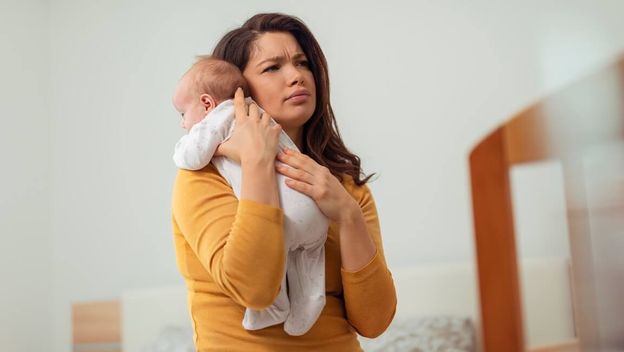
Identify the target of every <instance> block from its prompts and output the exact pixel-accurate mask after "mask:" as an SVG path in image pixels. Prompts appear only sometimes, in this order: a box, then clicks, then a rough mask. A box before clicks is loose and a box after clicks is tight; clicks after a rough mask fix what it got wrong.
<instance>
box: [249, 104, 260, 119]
mask: <svg viewBox="0 0 624 352" xmlns="http://www.w3.org/2000/svg"><path fill="white" fill-rule="evenodd" d="M249 117H250V118H251V119H254V120H258V119H260V110H258V105H256V103H251V104H249Z"/></svg>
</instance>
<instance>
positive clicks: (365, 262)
mask: <svg viewBox="0 0 624 352" xmlns="http://www.w3.org/2000/svg"><path fill="white" fill-rule="evenodd" d="M213 55H214V56H216V57H218V58H221V59H224V60H226V61H229V62H231V63H233V64H234V65H236V66H237V67H239V68H240V69H241V71H242V72H243V75H244V77H245V79H246V80H247V81H248V84H249V88H250V91H251V96H252V98H253V99H254V100H255V101H256V102H257V103H258V104H259V105H260V106H261V107H262V108H263V109H264V110H265V111H266V113H265V114H263V115H262V116H260V114H259V113H258V108H257V107H256V106H255V105H254V104H251V105H250V106H246V105H245V103H244V99H243V96H242V92H241V91H240V90H239V91H238V92H237V94H236V98H235V105H236V129H235V131H234V132H233V134H232V137H231V138H230V140H229V141H228V142H226V143H224V144H222V145H221V147H220V149H219V151H218V153H219V154H220V155H225V156H227V157H229V158H232V159H235V160H239V161H240V163H241V169H242V184H241V196H240V200H238V199H237V198H236V197H235V196H234V194H233V192H232V189H231V188H230V186H229V185H228V184H227V182H226V181H225V180H224V179H223V178H222V177H221V176H220V175H219V173H218V172H217V171H216V169H215V168H214V167H213V166H212V165H209V166H207V167H206V168H204V169H203V170H200V171H184V170H181V171H179V173H178V176H177V178H176V183H175V187H174V194H173V229H174V237H175V244H176V255H177V263H178V268H179V270H180V272H181V273H182V275H183V276H184V277H185V279H186V283H187V286H188V289H189V308H190V313H191V318H192V320H193V326H194V329H195V344H196V347H197V350H199V351H341V352H342V351H361V348H360V346H359V343H358V341H357V339H356V332H357V333H359V334H360V335H363V336H366V337H375V336H378V335H380V334H381V333H382V332H383V331H384V330H385V329H386V328H387V327H388V325H389V324H390V322H391V321H392V318H393V317H394V312H395V307H396V294H395V290H394V284H393V281H392V276H391V274H390V272H389V271H388V269H387V266H386V262H385V258H384V255H383V247H382V241H381V235H380V230H379V221H378V218H377V210H376V208H375V204H374V201H373V198H372V195H371V193H370V190H369V189H368V187H367V186H366V182H367V181H368V179H369V178H370V176H368V177H365V178H363V177H362V172H361V168H360V160H359V158H358V157H357V156H356V155H354V154H351V153H350V152H349V151H348V150H347V149H346V147H345V146H344V144H343V142H342V140H341V138H340V135H339V133H338V130H337V127H336V123H335V120H334V116H333V112H332V108H331V104H330V101H329V79H328V73H327V63H326V60H325V57H324V55H323V52H322V51H321V49H320V47H319V45H318V43H317V41H316V39H315V38H314V36H313V35H312V34H311V33H310V31H309V30H308V28H307V27H306V26H305V25H304V24H303V23H302V22H301V21H300V20H298V19H296V18H293V17H290V16H286V15H281V14H259V15H256V16H254V17H252V18H250V19H249V20H248V21H247V22H245V24H243V26H242V27H240V28H238V29H235V30H233V31H231V32H229V33H227V34H226V35H225V36H224V37H223V38H222V40H221V41H220V42H219V43H218V44H217V46H216V48H215V50H214V53H213ZM269 116H271V117H273V118H274V119H275V120H276V121H277V122H278V123H279V125H277V126H271V125H270V123H269V120H270V117H269ZM280 126H281V127H280ZM280 128H282V129H283V130H284V131H285V132H286V133H287V134H288V135H289V136H290V138H291V139H292V140H293V141H294V142H295V143H296V144H297V146H298V147H299V149H300V150H301V151H302V153H299V152H296V151H287V152H285V153H279V155H277V141H278V135H279V132H280ZM276 156H277V158H278V159H279V160H280V161H282V162H283V163H285V164H287V165H288V166H289V168H282V167H276V166H275V165H276V164H275V158H276ZM276 172H280V173H282V174H284V175H285V176H286V177H288V178H289V179H290V180H288V181H287V185H288V186H289V187H291V188H293V189H295V190H297V191H300V192H302V193H304V194H307V195H308V196H310V197H311V198H312V199H314V201H315V202H316V203H317V205H318V207H319V209H320V210H321V211H322V212H323V213H324V214H325V216H327V218H328V219H329V220H330V227H329V231H328V238H327V242H326V244H325V253H326V254H325V255H326V257H325V271H326V285H325V287H326V305H325V308H324V309H323V312H322V313H321V316H320V317H319V318H318V320H317V321H316V323H315V325H314V326H313V327H312V328H311V329H310V331H308V332H307V333H306V334H305V335H303V336H298V337H294V336H290V335H287V334H286V333H285V332H284V330H283V327H282V326H281V325H275V326H271V327H268V328H265V329H261V330H256V331H248V330H245V329H243V327H242V326H241V321H242V318H243V315H244V312H245V307H250V308H253V309H264V308H266V307H268V306H269V305H270V304H271V303H272V302H273V299H274V298H275V297H276V295H277V294H278V292H279V288H280V284H281V279H282V274H283V272H284V256H283V253H284V241H283V232H282V228H283V213H282V210H281V209H280V208H279V197H278V193H277V185H276Z"/></svg>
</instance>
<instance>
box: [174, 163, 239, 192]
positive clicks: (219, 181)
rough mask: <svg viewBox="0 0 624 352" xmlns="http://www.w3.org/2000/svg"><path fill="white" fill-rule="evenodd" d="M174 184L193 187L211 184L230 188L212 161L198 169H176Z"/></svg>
mask: <svg viewBox="0 0 624 352" xmlns="http://www.w3.org/2000/svg"><path fill="white" fill-rule="evenodd" d="M175 184H176V187H179V186H183V185H185V186H188V187H193V186H200V185H205V184H211V185H212V186H217V187H227V188H230V187H229V184H228V183H227V181H226V180H225V178H223V176H221V174H220V173H219V171H217V168H216V167H215V166H214V165H213V164H212V163H209V164H208V165H206V166H205V167H204V168H203V169H200V170H185V169H178V173H177V175H176V180H175Z"/></svg>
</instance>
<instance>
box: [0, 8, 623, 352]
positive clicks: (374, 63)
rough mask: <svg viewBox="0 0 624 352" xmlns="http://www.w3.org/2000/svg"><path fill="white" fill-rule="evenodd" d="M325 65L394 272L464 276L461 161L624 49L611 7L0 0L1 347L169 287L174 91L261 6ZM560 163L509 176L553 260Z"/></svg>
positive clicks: (173, 278)
mask: <svg viewBox="0 0 624 352" xmlns="http://www.w3.org/2000/svg"><path fill="white" fill-rule="evenodd" d="M273 11H276V12H284V13H287V14H292V15H295V16H298V17H300V18H301V19H302V20H303V21H304V22H306V24H307V25H308V26H309V27H310V29H311V30H312V32H313V33H314V34H315V35H316V37H317V39H318V40H319V42H320V44H321V46H322V48H323V50H324V51H325V54H326V56H327V60H328V62H329V69H330V78H331V87H332V104H333V107H334V111H335V113H336V117H337V120H338V125H339V128H340V131H341V133H342V136H343V138H344V140H345V142H346V144H347V146H348V147H350V149H351V150H352V151H353V152H355V153H356V154H358V155H359V156H360V157H361V158H362V160H363V166H364V169H365V172H367V173H371V172H375V173H377V175H378V176H377V177H376V178H375V180H374V181H373V182H372V183H371V184H370V187H371V189H372V191H373V194H374V195H375V198H376V202H377V207H378V210H379V214H380V219H381V227H382V234H383V236H384V237H383V238H384V247H385V252H386V257H387V260H388V264H389V266H390V269H391V270H394V269H396V270H399V269H400V268H403V267H409V266H414V265H437V264H443V263H467V265H473V264H472V263H473V261H474V245H473V228H472V220H471V219H472V215H471V214H472V213H471V203H470V202H471V201H470V188H469V184H470V183H469V182H470V180H469V176H468V162H467V157H468V153H469V151H470V149H471V148H472V147H473V146H474V144H475V143H476V142H477V141H478V140H480V139H481V138H482V137H483V136H484V135H485V134H487V133H488V132H489V131H490V130H491V129H492V128H493V127H494V126H496V125H497V124H499V123H501V122H502V121H504V120H505V119H507V118H509V117H510V116H512V115H514V114H515V113H517V112H518V111H519V110H521V109H522V108H524V107H525V106H527V105H529V104H531V103H533V102H535V101H537V100H539V99H540V98H542V97H544V96H545V95H547V94H549V93H551V92H554V91H557V89H559V88H561V87H563V86H565V85H566V84H569V83H570V82H573V81H574V80H576V79H578V78H579V77H582V76H583V75H585V74H587V73H588V72H592V71H593V70H595V69H596V68H599V67H602V66H604V65H606V64H609V63H611V62H613V61H614V60H615V59H616V58H617V57H618V55H619V54H621V53H623V52H624V21H622V14H623V13H624V3H623V2H621V1H617V0H613V1H608V0H600V1H580V0H578V1H577V0H572V1H570V0H551V1H537V0H529V1H527V0H523V1H520V0H509V1H505V2H500V1H499V2H496V1H486V0H476V1H470V2H464V1H459V0H455V1H451V0H443V1H435V2H434V1H397V0H389V1H385V2H383V4H382V3H381V2H376V1H361V0H360V1H350V0H349V1H341V2H331V1H314V2H311V1H309V2H300V1H286V0H284V1H266V2H262V3H259V2H254V1H236V2H225V1H221V2H216V1H179V0H178V1H173V0H157V1H145V0H126V1H121V0H111V1H78V0H20V1H17V0H0V28H1V29H0V38H1V41H0V43H1V44H2V45H1V46H0V58H1V60H2V61H1V62H2V65H0V72H1V73H0V77H2V79H1V80H0V96H1V97H2V98H1V101H2V103H1V104H0V116H1V118H2V120H1V121H2V127H0V153H1V155H2V157H1V160H3V167H2V173H0V195H1V196H0V229H2V237H1V241H0V277H2V282H1V283H0V312H1V313H0V349H1V350H3V351H55V352H61V351H69V350H70V349H71V347H70V346H71V311H70V307H71V304H72V303H73V302H80V301H89V300H102V299H112V298H116V297H119V295H120V294H121V292H123V291H124V290H129V289H140V288H145V287H158V286H165V285H175V284H181V283H182V280H181V277H180V276H179V274H178V272H177V269H176V267H175V259H174V252H173V242H172V236H171V215H170V196H171V187H172V184H173V180H174V177H175V173H176V168H175V166H174V164H173V162H172V160H171V156H172V153H173V146H174V144H175V142H176V141H177V139H178V138H179V137H180V136H181V135H182V133H183V130H182V129H181V128H180V127H179V116H178V114H177V113H176V112H175V110H174V108H173V107H172V104H171V95H172V93H173V89H174V87H175V84H176V83H177V80H178V79H179V77H180V76H181V75H182V74H183V73H184V71H185V70H186V69H187V68H188V67H189V65H190V64H191V63H192V62H193V61H194V57H195V55H199V54H207V53H210V52H211V51H212V48H213V46H214V44H215V43H216V41H218V39H219V38H220V37H221V36H222V35H223V34H224V33H225V32H227V31H228V30H230V29H232V28H234V27H236V26H238V25H240V24H242V22H243V21H244V20H245V19H247V18H248V17H250V16H251V15H253V14H255V13H258V12H273ZM559 167H560V166H559V165H557V164H556V163H544V164H539V165H533V166H527V167H524V168H521V169H517V170H514V171H513V172H512V179H513V182H514V185H515V186H514V199H515V200H514V201H515V204H516V210H517V211H518V212H519V214H522V215H519V216H518V219H517V220H518V223H517V229H518V231H519V233H521V234H522V237H521V239H520V240H519V243H520V244H519V247H520V252H521V255H522V256H525V257H532V256H560V255H561V256H565V255H567V253H568V251H569V248H568V244H567V240H566V231H567V229H566V220H565V218H564V208H565V205H564V201H563V198H562V197H563V188H562V186H561V177H560V176H561V175H560V168H559Z"/></svg>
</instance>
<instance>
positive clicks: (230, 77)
mask: <svg viewBox="0 0 624 352" xmlns="http://www.w3.org/2000/svg"><path fill="white" fill-rule="evenodd" d="M238 87H241V88H243V91H244V92H245V93H247V92H248V88H247V82H246V81H245V78H244V77H243V74H242V73H241V72H240V70H239V69H238V68H237V67H236V66H234V65H232V64H230V63H229V62H226V61H223V60H219V59H215V58H213V57H211V56H200V57H198V59H197V62H195V63H194V64H193V66H191V68H190V69H189V70H188V71H186V73H185V74H184V76H182V78H181V79H180V82H179V83H178V85H177V87H176V90H175V93H174V95H173V106H174V107H175V108H176V110H178V111H179V112H180V114H181V115H182V128H184V129H185V130H186V131H187V132H188V131H189V130H190V129H191V127H193V125H195V124H196V123H198V122H199V121H201V120H202V119H203V118H204V117H205V116H206V115H207V114H208V113H209V112H210V111H212V110H213V109H214V108H215V107H216V106H217V105H219V104H220V103H221V102H223V101H225V100H228V99H231V98H233V97H234V93H235V92H236V89H237V88H238ZM245 95H247V94H245Z"/></svg>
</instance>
